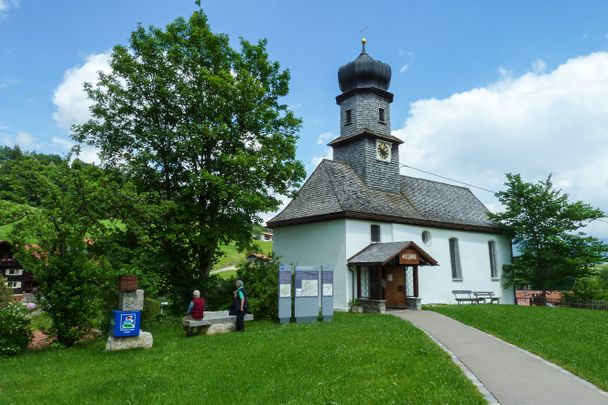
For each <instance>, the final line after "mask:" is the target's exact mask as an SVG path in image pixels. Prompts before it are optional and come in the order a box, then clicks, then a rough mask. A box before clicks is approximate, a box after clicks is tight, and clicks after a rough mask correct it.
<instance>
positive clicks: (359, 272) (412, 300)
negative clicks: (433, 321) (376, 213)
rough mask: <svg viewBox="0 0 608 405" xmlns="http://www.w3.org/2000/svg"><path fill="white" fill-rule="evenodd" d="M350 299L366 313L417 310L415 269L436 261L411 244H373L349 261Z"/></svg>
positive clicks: (417, 287) (418, 305)
mask: <svg viewBox="0 0 608 405" xmlns="http://www.w3.org/2000/svg"><path fill="white" fill-rule="evenodd" d="M348 265H349V267H350V268H351V270H352V271H353V273H354V277H353V286H352V287H353V289H352V290H353V297H356V298H357V299H358V300H359V302H360V304H361V305H362V306H363V307H364V308H365V310H366V311H370V312H383V311H384V308H401V309H403V308H410V309H419V307H420V304H421V297H420V295H419V285H418V267H419V266H436V265H437V261H436V260H435V259H433V258H432V257H431V256H430V255H429V254H427V253H426V252H425V251H424V250H422V249H421V248H420V247H418V246H417V245H416V244H415V243H414V242H391V243H372V244H370V245H369V246H367V247H366V248H365V249H363V250H361V251H360V252H359V253H357V254H355V255H354V256H353V257H351V258H350V259H349V260H348Z"/></svg>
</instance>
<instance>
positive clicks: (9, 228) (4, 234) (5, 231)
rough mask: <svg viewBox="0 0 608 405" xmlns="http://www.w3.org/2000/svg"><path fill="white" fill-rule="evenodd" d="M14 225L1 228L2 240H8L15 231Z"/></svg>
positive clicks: (0, 238)
mask: <svg viewBox="0 0 608 405" xmlns="http://www.w3.org/2000/svg"><path fill="white" fill-rule="evenodd" d="M13 226H14V224H8V225H3V226H0V240H7V239H8V234H9V233H11V231H12V230H13Z"/></svg>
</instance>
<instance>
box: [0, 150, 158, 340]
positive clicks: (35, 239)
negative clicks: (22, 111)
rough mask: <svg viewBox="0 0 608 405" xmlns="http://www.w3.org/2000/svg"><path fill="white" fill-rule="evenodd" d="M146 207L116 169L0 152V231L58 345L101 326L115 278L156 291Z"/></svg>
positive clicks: (150, 210) (151, 212) (112, 303)
mask: <svg viewBox="0 0 608 405" xmlns="http://www.w3.org/2000/svg"><path fill="white" fill-rule="evenodd" d="M153 208H154V207H150V206H149V205H148V204H147V203H146V201H145V200H144V199H143V198H142V196H140V195H138V194H137V193H136V190H135V189H134V186H133V184H132V183H131V182H130V181H128V179H127V178H125V176H124V175H122V174H121V173H120V172H118V171H116V170H111V169H102V168H100V167H97V166H94V165H91V164H87V163H84V162H82V161H80V160H78V159H72V157H71V156H68V157H65V158H62V157H59V156H53V155H44V154H36V153H29V152H21V151H20V150H18V149H16V148H15V149H11V148H0V225H1V224H7V223H12V224H13V231H12V232H11V234H10V235H9V236H10V238H11V241H12V242H13V244H14V246H15V247H16V249H17V251H18V252H17V257H18V259H19V260H20V261H21V263H22V264H23V266H24V268H26V269H27V270H28V271H30V272H32V273H33V274H34V277H35V281H36V283H37V285H38V287H39V290H38V291H39V293H40V296H41V302H42V305H43V307H44V309H45V310H46V311H47V312H48V313H49V315H50V317H51V318H52V320H53V326H52V333H53V334H55V335H56V336H57V337H58V340H59V341H60V342H61V343H63V344H66V345H71V344H73V343H74V342H75V341H77V340H78V338H79V337H80V336H82V335H83V334H85V333H86V332H87V331H88V330H89V329H91V328H93V327H95V328H97V327H100V326H104V324H105V323H107V322H106V321H107V320H108V317H107V315H109V309H114V308H116V294H115V293H116V291H115V290H116V278H117V276H118V275H120V274H133V273H135V274H137V275H138V276H139V281H140V283H139V284H140V286H142V287H143V288H145V289H146V292H147V293H150V294H152V295H154V294H155V293H156V292H157V291H158V290H159V289H161V288H162V285H161V281H162V275H161V274H160V270H162V269H163V263H162V260H159V257H160V255H159V254H158V249H157V246H156V245H154V244H153V243H151V241H150V237H149V235H148V232H149V230H148V227H146V226H145V225H144V224H146V223H147V222H148V220H149V219H150V218H156V215H155V213H154V209H153Z"/></svg>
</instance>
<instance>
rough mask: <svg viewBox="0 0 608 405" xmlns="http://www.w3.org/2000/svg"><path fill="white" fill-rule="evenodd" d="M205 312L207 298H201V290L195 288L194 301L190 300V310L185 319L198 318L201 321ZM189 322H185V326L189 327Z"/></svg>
mask: <svg viewBox="0 0 608 405" xmlns="http://www.w3.org/2000/svg"><path fill="white" fill-rule="evenodd" d="M204 313H205V299H204V298H201V292H200V291H199V290H194V291H193V292H192V301H190V305H188V311H187V312H186V317H185V318H184V321H187V320H196V321H200V320H201V319H203V316H204ZM188 325H189V324H188V323H187V322H184V328H187V327H188Z"/></svg>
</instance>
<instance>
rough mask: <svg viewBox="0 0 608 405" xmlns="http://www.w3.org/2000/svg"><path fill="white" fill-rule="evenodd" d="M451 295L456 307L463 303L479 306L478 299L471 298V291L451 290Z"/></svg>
mask: <svg viewBox="0 0 608 405" xmlns="http://www.w3.org/2000/svg"><path fill="white" fill-rule="evenodd" d="M452 294H454V298H455V299H456V302H457V303H458V305H460V304H462V303H463V302H469V303H471V304H479V301H480V298H477V297H473V296H472V294H473V291H471V290H452Z"/></svg>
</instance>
